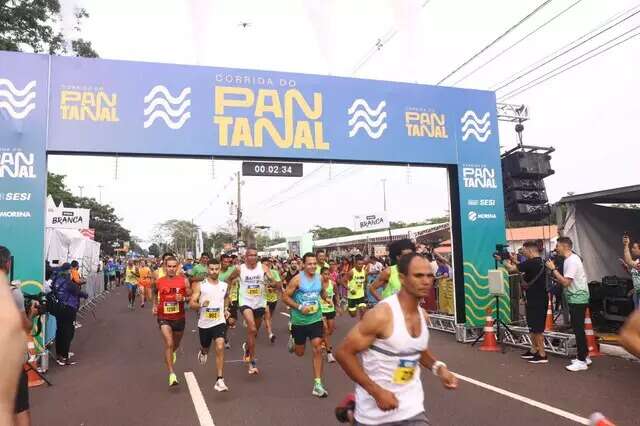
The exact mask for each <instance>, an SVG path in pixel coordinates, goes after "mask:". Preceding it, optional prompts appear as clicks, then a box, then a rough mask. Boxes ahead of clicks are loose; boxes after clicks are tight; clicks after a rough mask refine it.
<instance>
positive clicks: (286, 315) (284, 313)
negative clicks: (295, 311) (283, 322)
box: [280, 312, 291, 318]
mask: <svg viewBox="0 0 640 426" xmlns="http://www.w3.org/2000/svg"><path fill="white" fill-rule="evenodd" d="M280 314H282V315H284V316H285V317H289V318H291V315H289V314H288V313H286V312H280Z"/></svg>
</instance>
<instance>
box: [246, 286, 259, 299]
mask: <svg viewBox="0 0 640 426" xmlns="http://www.w3.org/2000/svg"><path fill="white" fill-rule="evenodd" d="M260 293H261V291H260V286H259V285H250V286H249V287H247V294H248V295H249V296H251V297H258V296H260Z"/></svg>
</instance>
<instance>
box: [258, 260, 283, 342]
mask: <svg viewBox="0 0 640 426" xmlns="http://www.w3.org/2000/svg"><path fill="white" fill-rule="evenodd" d="M262 264H263V265H266V266H267V268H269V270H270V271H271V276H272V277H273V281H271V280H269V282H268V283H267V296H266V298H267V307H268V308H269V309H267V310H266V311H265V314H264V325H265V327H266V328H267V333H268V334H269V341H270V342H271V343H272V344H273V343H275V341H276V335H275V334H273V326H272V323H271V321H272V318H273V313H274V312H275V310H276V306H277V305H278V291H282V279H281V278H280V272H278V269H277V268H276V267H275V265H274V264H273V262H271V260H270V259H269V258H267V257H263V258H262Z"/></svg>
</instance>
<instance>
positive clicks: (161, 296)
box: [153, 256, 190, 386]
mask: <svg viewBox="0 0 640 426" xmlns="http://www.w3.org/2000/svg"><path fill="white" fill-rule="evenodd" d="M164 265H165V271H166V275H165V276H163V277H161V278H158V279H157V280H156V282H155V283H154V284H153V314H154V315H156V316H157V317H158V325H159V326H160V333H162V340H163V342H164V360H165V363H166V364H167V369H168V370H169V386H175V385H177V384H178V378H177V377H176V375H175V373H174V371H173V364H175V362H176V351H177V350H178V348H179V347H180V341H181V340H182V335H183V333H184V326H185V311H184V301H185V298H186V297H188V296H189V293H190V291H189V285H188V283H187V279H186V278H185V277H184V276H181V275H180V276H179V275H177V272H178V260H177V259H176V258H175V257H173V256H168V257H167V258H166V259H165V261H164Z"/></svg>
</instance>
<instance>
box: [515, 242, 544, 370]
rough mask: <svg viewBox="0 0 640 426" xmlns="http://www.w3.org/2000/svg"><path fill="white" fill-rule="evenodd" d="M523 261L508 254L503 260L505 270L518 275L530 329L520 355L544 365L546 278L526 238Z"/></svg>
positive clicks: (537, 252) (537, 251)
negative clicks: (527, 346) (520, 276)
mask: <svg viewBox="0 0 640 426" xmlns="http://www.w3.org/2000/svg"><path fill="white" fill-rule="evenodd" d="M522 254H523V255H524V257H525V260H524V261H522V262H518V257H517V256H516V255H515V254H511V258H510V259H507V260H506V261H505V262H504V266H505V268H507V270H508V271H509V273H511V274H514V273H520V274H522V283H521V285H520V286H521V287H522V289H523V290H524V292H525V306H526V315H527V325H528V326H529V331H530V332H531V349H529V350H528V351H526V352H525V353H523V354H522V355H521V358H522V359H526V360H527V361H528V362H530V363H532V364H546V363H548V362H549V359H548V357H547V355H546V354H545V351H544V334H543V333H544V323H545V320H546V314H547V301H548V300H549V296H548V295H547V280H546V274H545V265H544V261H543V260H542V257H541V256H540V249H539V247H538V243H537V242H536V241H526V242H525V243H524V245H523V248H522Z"/></svg>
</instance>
